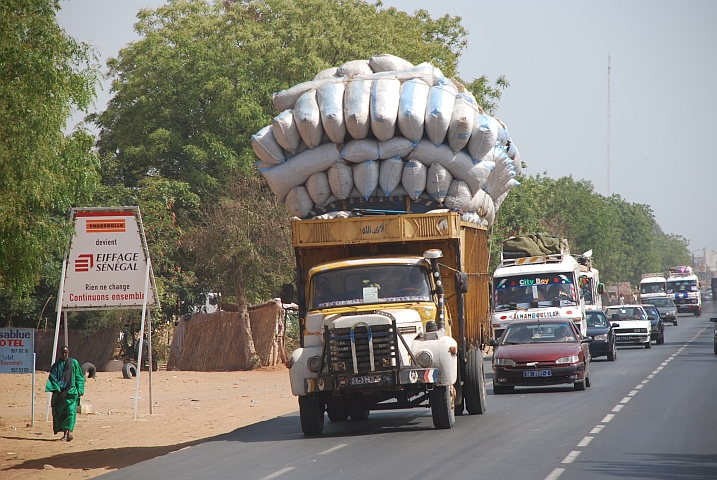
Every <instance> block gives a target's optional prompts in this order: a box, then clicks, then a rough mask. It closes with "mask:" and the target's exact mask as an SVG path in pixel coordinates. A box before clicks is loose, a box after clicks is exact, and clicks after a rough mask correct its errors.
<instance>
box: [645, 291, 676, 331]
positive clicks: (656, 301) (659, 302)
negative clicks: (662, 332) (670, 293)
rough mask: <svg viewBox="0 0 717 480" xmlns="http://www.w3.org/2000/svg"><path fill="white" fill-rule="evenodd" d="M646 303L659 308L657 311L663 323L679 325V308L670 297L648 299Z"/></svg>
mask: <svg viewBox="0 0 717 480" xmlns="http://www.w3.org/2000/svg"><path fill="white" fill-rule="evenodd" d="M645 303H650V304H652V305H654V306H655V307H657V311H658V312H660V317H661V318H662V321H663V322H671V323H672V325H677V307H676V306H675V302H673V301H672V299H671V298H669V297H654V298H646V299H645Z"/></svg>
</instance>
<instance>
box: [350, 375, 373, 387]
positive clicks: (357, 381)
mask: <svg viewBox="0 0 717 480" xmlns="http://www.w3.org/2000/svg"><path fill="white" fill-rule="evenodd" d="M370 383H381V375H364V376H363V377H354V378H352V379H351V381H350V382H349V384H350V385H366V384H370Z"/></svg>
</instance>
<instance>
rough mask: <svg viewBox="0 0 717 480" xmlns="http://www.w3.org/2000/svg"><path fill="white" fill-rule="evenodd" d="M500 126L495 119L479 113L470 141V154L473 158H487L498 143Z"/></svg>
mask: <svg viewBox="0 0 717 480" xmlns="http://www.w3.org/2000/svg"><path fill="white" fill-rule="evenodd" d="M498 127H499V124H498V122H497V121H496V120H495V118H493V117H491V116H490V115H486V114H484V113H479V114H477V115H476V117H475V121H474V123H473V131H472V132H471V138H470V140H468V153H470V155H471V157H473V158H475V159H477V160H480V159H481V158H483V157H485V156H486V154H487V153H488V152H489V151H490V149H491V148H493V147H495V144H496V142H497V141H498Z"/></svg>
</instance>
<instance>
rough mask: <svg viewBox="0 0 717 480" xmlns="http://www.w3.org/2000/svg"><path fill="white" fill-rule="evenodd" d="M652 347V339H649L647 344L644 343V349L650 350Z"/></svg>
mask: <svg viewBox="0 0 717 480" xmlns="http://www.w3.org/2000/svg"><path fill="white" fill-rule="evenodd" d="M651 347H652V339H650V341H649V342H645V348H651Z"/></svg>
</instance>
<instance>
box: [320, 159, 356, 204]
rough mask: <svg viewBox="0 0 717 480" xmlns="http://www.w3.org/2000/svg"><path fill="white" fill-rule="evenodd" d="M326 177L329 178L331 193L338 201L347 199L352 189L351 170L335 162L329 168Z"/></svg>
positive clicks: (343, 164)
mask: <svg viewBox="0 0 717 480" xmlns="http://www.w3.org/2000/svg"><path fill="white" fill-rule="evenodd" d="M326 175H327V176H328V177H329V186H330V187H331V193H333V194H334V196H335V197H336V198H338V199H339V200H345V199H347V198H348V196H349V193H351V189H352V188H354V176H353V168H351V166H349V165H346V164H345V163H343V162H336V163H334V164H333V165H331V167H329V169H328V170H327V171H326Z"/></svg>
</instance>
